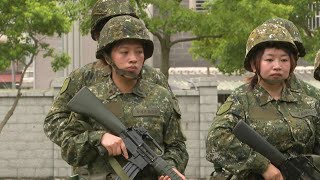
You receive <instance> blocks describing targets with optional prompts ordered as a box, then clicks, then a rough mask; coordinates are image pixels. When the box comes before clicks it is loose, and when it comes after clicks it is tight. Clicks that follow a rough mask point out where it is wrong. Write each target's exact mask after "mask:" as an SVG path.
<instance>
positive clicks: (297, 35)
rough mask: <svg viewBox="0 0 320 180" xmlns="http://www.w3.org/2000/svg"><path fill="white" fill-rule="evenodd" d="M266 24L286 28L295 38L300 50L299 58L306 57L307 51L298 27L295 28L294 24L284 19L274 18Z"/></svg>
mask: <svg viewBox="0 0 320 180" xmlns="http://www.w3.org/2000/svg"><path fill="white" fill-rule="evenodd" d="M264 23H273V24H279V25H281V26H283V27H284V28H286V29H287V30H288V31H289V33H290V35H291V36H292V38H293V41H294V43H295V44H296V46H297V48H298V51H299V57H303V56H304V55H306V50H305V48H304V46H303V41H302V38H301V36H300V32H299V30H298V28H297V26H295V25H294V24H293V22H291V21H289V20H287V19H283V18H272V19H269V20H267V21H265V22H264Z"/></svg>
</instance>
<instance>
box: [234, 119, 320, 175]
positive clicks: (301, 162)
mask: <svg viewBox="0 0 320 180" xmlns="http://www.w3.org/2000/svg"><path fill="white" fill-rule="evenodd" d="M232 132H233V134H234V135H235V136H236V137H237V138H238V139H239V140H240V141H241V142H243V143H245V144H247V145H249V146H250V147H251V148H252V149H253V150H255V151H256V152H258V153H260V154H261V155H263V156H264V157H266V158H267V159H269V160H270V162H271V163H272V164H273V165H274V166H276V167H277V168H278V169H279V170H280V171H281V174H282V175H283V176H284V177H285V179H289V180H290V179H297V180H298V179H301V180H319V179H320V170H319V169H318V168H317V167H316V166H315V165H314V164H313V163H312V162H311V161H310V160H309V159H308V158H307V157H305V156H290V157H287V156H286V155H284V154H282V153H281V152H280V151H279V150H278V149H276V148H275V147H274V146H272V145H271V144H270V143H269V142H268V141H267V140H266V139H265V138H263V137H261V136H260V134H258V133H257V132H256V131H254V130H253V129H252V128H251V127H250V126H249V125H248V124H247V123H245V122H243V121H239V122H238V123H237V125H236V126H235V128H234V129H233V131H232Z"/></svg>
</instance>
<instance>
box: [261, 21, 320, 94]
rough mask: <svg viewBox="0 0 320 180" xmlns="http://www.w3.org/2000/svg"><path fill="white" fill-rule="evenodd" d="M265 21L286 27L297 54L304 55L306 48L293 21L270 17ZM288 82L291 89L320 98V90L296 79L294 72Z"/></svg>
mask: <svg viewBox="0 0 320 180" xmlns="http://www.w3.org/2000/svg"><path fill="white" fill-rule="evenodd" d="M265 23H272V24H278V25H280V26H282V27H284V28H286V29H287V30H288V32H289V33H290V35H291V37H292V38H293V42H294V43H295V45H296V46H297V49H298V56H299V57H301V58H302V57H304V56H305V54H306V50H305V48H304V45H303V41H302V38H301V35H300V32H299V30H298V28H297V27H296V26H295V25H294V24H293V22H291V21H289V20H287V19H283V18H272V19H269V20H267V21H266V22H265ZM315 78H316V77H315ZM289 83H290V87H291V89H294V90H296V91H300V92H301V93H305V94H307V95H308V96H311V97H314V98H316V99H319V100H320V90H319V89H317V88H315V87H314V86H312V85H310V84H308V83H306V82H304V81H303V80H300V79H298V78H297V77H296V76H295V75H294V74H292V76H291V77H290V79H289Z"/></svg>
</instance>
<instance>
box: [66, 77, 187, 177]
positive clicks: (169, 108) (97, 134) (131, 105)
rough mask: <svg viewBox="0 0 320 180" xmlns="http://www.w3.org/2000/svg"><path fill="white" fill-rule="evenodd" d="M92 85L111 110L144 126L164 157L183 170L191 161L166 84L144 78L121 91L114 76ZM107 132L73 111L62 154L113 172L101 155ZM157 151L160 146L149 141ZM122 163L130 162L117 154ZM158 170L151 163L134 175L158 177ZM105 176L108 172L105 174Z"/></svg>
mask: <svg viewBox="0 0 320 180" xmlns="http://www.w3.org/2000/svg"><path fill="white" fill-rule="evenodd" d="M89 89H90V90H91V91H92V92H93V93H94V94H95V95H96V96H97V97H98V98H99V99H101V101H102V102H103V103H104V104H105V105H106V107H107V108H108V109H109V110H110V111H112V112H113V113H114V114H115V115H116V116H117V117H118V118H119V119H120V120H121V121H122V122H123V124H124V125H125V126H126V127H144V128H146V129H147V131H148V132H149V133H150V135H151V136H152V137H153V138H154V139H155V140H156V141H157V142H158V143H159V145H160V146H161V147H162V149H164V155H163V158H164V159H165V160H166V161H167V162H168V163H169V164H170V165H172V166H174V167H176V168H177V169H178V170H179V171H180V172H184V169H185V167H186V164H187V162H188V153H187V151H186V145H185V140H186V139H185V136H184V135H183V133H182V131H181V127H180V117H181V115H180V112H179V110H178V104H177V102H176V101H174V100H173V98H172V97H171V95H170V93H169V92H168V91H167V90H166V89H165V88H163V87H161V86H159V85H157V84H153V83H149V82H147V81H144V80H140V81H138V83H137V84H136V86H135V87H134V90H133V92H132V93H126V94H123V93H121V92H120V91H119V90H118V88H117V87H116V86H115V84H114V83H113V81H112V79H111V76H108V78H106V81H105V82H101V83H97V84H93V85H91V86H89ZM105 132H108V131H107V130H106V129H104V128H103V127H102V126H101V125H100V124H98V123H96V122H95V121H94V120H92V119H89V118H86V117H83V116H81V115H79V114H76V113H72V114H71V116H70V118H69V120H68V122H67V126H66V128H65V129H64V130H63V135H62V140H63V142H62V145H61V152H62V157H63V159H64V160H66V161H67V162H68V163H69V164H70V165H72V166H83V165H87V166H88V172H89V174H91V175H93V176H95V175H99V176H100V175H101V174H102V175H104V174H105V175H108V174H110V173H111V174H114V172H113V170H112V168H111V167H110V165H109V163H108V161H105V158H107V157H104V158H102V157H101V156H99V155H98V153H97V148H96V147H97V145H99V144H100V139H101V137H102V135H103V134H104V133H105ZM149 145H150V147H151V148H153V149H154V150H155V151H156V152H157V154H160V152H159V150H158V149H157V148H155V146H154V145H153V144H149ZM116 159H117V160H118V161H119V163H120V164H121V165H122V166H124V165H125V163H127V160H125V159H124V158H123V157H122V156H116ZM157 176H158V175H157V174H156V173H155V171H154V170H153V169H152V168H151V167H148V168H146V169H144V170H143V171H142V172H141V173H139V174H138V177H137V178H135V179H150V180H151V179H157ZM104 177H105V176H104Z"/></svg>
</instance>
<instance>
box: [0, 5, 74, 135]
mask: <svg viewBox="0 0 320 180" xmlns="http://www.w3.org/2000/svg"><path fill="white" fill-rule="evenodd" d="M70 6H71V4H67V3H66V4H64V1H63V0H61V1H55V0H24V1H12V0H1V1H0V14H1V18H0V36H2V37H6V40H5V41H4V42H2V43H1V44H0V68H1V69H2V70H3V69H5V68H8V67H9V65H10V64H11V61H13V62H15V63H19V64H22V65H23V71H22V76H21V80H20V82H19V84H18V86H17V96H16V98H15V100H14V103H13V105H12V107H11V108H10V109H9V111H8V112H7V114H6V115H5V117H4V119H3V120H2V121H1V123H0V133H1V131H2V129H3V127H4V125H5V124H6V123H7V121H8V120H9V119H10V117H11V116H12V114H13V112H14V110H15V108H16V106H17V104H18V101H19V99H20V97H21V85H22V83H23V77H24V74H25V72H26V70H27V68H28V67H29V66H30V65H31V64H32V63H33V61H34V59H35V57H36V56H37V55H38V54H39V53H40V52H41V53H43V54H44V57H52V59H53V60H52V68H53V70H54V71H57V70H59V69H60V68H62V67H64V66H66V65H67V64H68V63H69V61H70V57H69V56H68V55H66V54H65V53H57V52H55V51H54V49H53V48H51V47H50V46H49V44H47V43H46V42H45V41H44V37H45V36H54V35H56V36H61V35H62V34H63V33H67V32H69V29H70V27H71V23H72V18H70V17H71V14H70V12H71V11H67V9H68V7H70ZM27 57H29V58H30V60H29V61H25V60H26V59H27Z"/></svg>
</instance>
